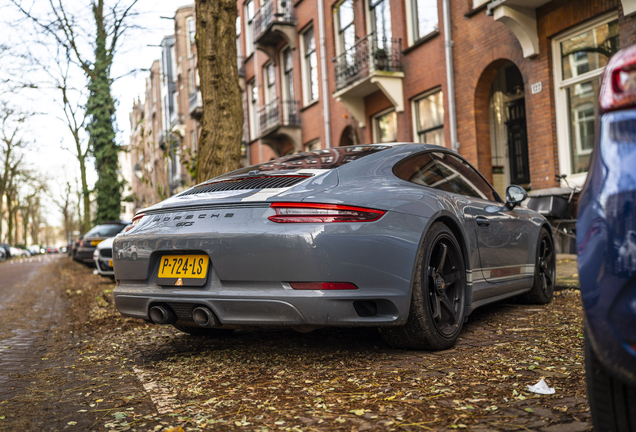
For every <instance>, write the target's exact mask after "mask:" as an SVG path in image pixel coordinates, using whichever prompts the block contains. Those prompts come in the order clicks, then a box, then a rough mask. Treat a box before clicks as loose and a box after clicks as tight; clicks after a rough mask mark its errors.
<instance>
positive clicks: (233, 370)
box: [0, 263, 591, 431]
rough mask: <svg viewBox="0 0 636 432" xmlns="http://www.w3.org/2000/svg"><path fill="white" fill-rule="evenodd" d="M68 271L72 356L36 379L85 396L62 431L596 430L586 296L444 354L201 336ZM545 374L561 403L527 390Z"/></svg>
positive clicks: (373, 340) (285, 336) (484, 312)
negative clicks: (124, 306)
mask: <svg viewBox="0 0 636 432" xmlns="http://www.w3.org/2000/svg"><path fill="white" fill-rule="evenodd" d="M59 271H60V280H61V281H62V282H63V283H64V284H66V286H73V287H74V288H75V289H74V290H69V291H67V292H66V293H65V296H66V297H67V299H68V300H69V304H70V310H71V311H72V312H71V314H70V316H71V317H73V320H72V322H73V324H72V325H73V328H72V330H69V331H73V332H74V333H73V334H71V335H72V337H71V338H70V340H69V341H67V342H66V343H67V348H68V349H66V350H65V349H63V348H58V349H57V350H55V349H52V352H51V354H50V355H48V356H49V357H52V358H55V357H57V363H56V364H57V366H56V368H52V369H51V370H49V371H48V374H47V376H45V377H43V376H42V374H39V375H36V376H33V377H32V378H33V379H34V382H35V383H36V385H34V387H33V390H32V395H31V398H32V399H33V398H35V397H39V398H41V399H39V400H41V402H40V403H42V404H44V403H45V402H46V400H47V399H46V392H47V384H46V378H49V381H51V379H50V378H51V377H54V376H55V377H57V378H56V380H54V381H55V383H57V384H55V386H54V387H55V388H53V387H52V384H48V386H49V387H50V388H48V391H49V394H50V395H51V396H50V397H56V395H57V393H59V392H60V391H62V390H61V389H62V387H63V384H61V380H63V378H65V377H64V374H63V372H69V371H70V372H72V375H73V379H74V380H76V382H78V385H77V386H76V387H78V388H77V389H73V387H69V388H70V389H71V391H66V390H65V391H66V394H67V395H68V397H67V401H66V404H68V405H69V410H68V411H69V413H72V414H73V415H70V414H69V417H68V418H64V419H63V420H64V423H58V424H60V425H62V426H59V428H60V429H62V428H63V427H67V428H70V430H74V429H77V430H86V429H88V428H90V430H138V431H147V430H150V431H155V430H156V431H159V430H163V431H166V430H171V429H172V430H174V431H177V430H179V429H178V428H179V427H180V428H182V429H183V430H184V431H188V430H245V431H252V430H256V431H258V430H303V431H305V430H343V431H345V430H346V431H358V430H359V431H366V430H413V431H414V430H454V429H466V430H471V431H486V430H497V431H508V430H543V431H584V430H589V429H591V423H590V417H589V412H588V405H587V400H586V397H585V382H584V370H583V344H582V342H583V340H582V313H581V306H580V297H579V295H578V292H577V291H573V290H566V291H561V292H559V293H557V294H556V296H555V299H554V301H553V302H552V303H551V304H550V305H547V306H528V305H522V304H516V303H514V302H508V303H505V304H501V303H498V304H495V305H491V306H487V307H484V308H482V309H478V310H477V311H475V312H474V313H473V314H472V315H471V317H470V318H469V320H468V322H467V323H466V324H465V326H464V330H463V332H462V334H461V336H460V340H459V342H458V344H457V345H456V346H455V347H454V348H453V349H451V350H447V351H443V352H437V353H433V352H424V351H399V350H392V349H390V348H389V347H388V346H386V345H385V344H384V343H383V342H382V340H381V339H380V337H379V336H378V334H377V331H376V330H375V329H324V330H318V331H314V332H311V333H307V334H301V333H297V332H294V331H287V330H280V331H279V330H259V331H256V330H255V331H240V332H234V333H229V334H227V335H221V336H218V337H214V338H207V339H201V338H195V337H192V336H189V335H185V334H183V333H180V332H178V331H177V330H175V329H173V328H171V327H165V326H163V327H162V326H155V325H148V324H146V323H144V322H142V321H138V320H132V319H127V318H121V317H120V316H119V315H118V313H117V312H116V311H115V310H114V307H113V305H112V294H111V292H110V290H112V285H110V284H104V283H99V280H97V279H96V276H93V275H92V274H90V271H88V270H86V269H84V268H82V267H80V266H78V265H75V264H73V263H66V264H64V265H62V266H61V268H60V270H59ZM102 281H103V280H102ZM78 291H81V292H78ZM69 344H71V345H69ZM54 362H55V360H54ZM66 375H67V376H68V375H69V374H66ZM76 377H77V378H76ZM541 377H545V380H546V381H547V383H548V384H549V385H550V386H551V387H554V388H555V390H556V393H555V394H554V395H550V396H539V395H535V394H532V393H529V392H528V391H527V389H526V386H527V385H532V384H535V383H537V382H538V381H539V380H540V379H541ZM64 384H66V385H67V386H68V383H64ZM38 390H39V391H40V393H38V392H37V391H38ZM56 391H57V393H56ZM41 392H44V395H42V393H41ZM26 399H27V398H25V397H23V398H22V399H21V400H22V401H24V400H26ZM14 402H16V401H14ZM2 407H3V405H0V415H2V414H3V411H2V409H3V408H2ZM71 417H72V418H71ZM67 420H68V421H67ZM71 422H74V423H75V424H71ZM64 425H65V426H64ZM2 427H3V423H2V421H1V420H0V428H2Z"/></svg>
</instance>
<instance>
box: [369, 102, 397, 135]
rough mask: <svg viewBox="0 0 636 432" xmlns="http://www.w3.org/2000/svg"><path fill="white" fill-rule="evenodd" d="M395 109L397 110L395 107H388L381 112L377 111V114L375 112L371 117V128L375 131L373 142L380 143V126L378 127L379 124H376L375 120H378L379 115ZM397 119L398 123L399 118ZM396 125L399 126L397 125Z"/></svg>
mask: <svg viewBox="0 0 636 432" xmlns="http://www.w3.org/2000/svg"><path fill="white" fill-rule="evenodd" d="M393 111H395V107H391V108H387V109H385V110H382V111H380V112H379V113H377V114H374V115H373V116H372V117H371V129H372V132H373V142H374V143H378V142H379V141H378V128H377V125H376V123H375V121H376V120H377V119H378V118H379V117H382V116H383V115H386V114H389V113H392V112H393ZM395 121H396V123H397V118H396V120H395ZM396 127H397V125H396Z"/></svg>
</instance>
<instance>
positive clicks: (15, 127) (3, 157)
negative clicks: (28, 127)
mask: <svg viewBox="0 0 636 432" xmlns="http://www.w3.org/2000/svg"><path fill="white" fill-rule="evenodd" d="M24 120H25V116H24V115H23V114H21V113H18V112H16V111H14V110H13V109H11V108H9V107H7V106H6V105H5V106H3V107H1V108H0V164H1V165H0V170H2V171H0V238H2V216H3V213H4V208H3V201H2V197H3V196H7V192H8V191H10V190H11V188H12V187H13V184H14V183H15V182H14V177H15V176H16V174H17V173H18V171H19V169H20V166H21V164H22V160H23V155H22V153H21V149H23V148H24V147H25V145H26V141H25V140H24V139H23V135H22V124H23V123H24ZM9 196H12V195H9ZM9 196H7V210H8V213H9V214H8V217H7V222H8V225H9V235H11V232H10V231H11V228H12V225H13V224H12V222H11V217H12V216H13V213H12V210H13V209H12V208H11V207H10V205H11V204H10V202H9Z"/></svg>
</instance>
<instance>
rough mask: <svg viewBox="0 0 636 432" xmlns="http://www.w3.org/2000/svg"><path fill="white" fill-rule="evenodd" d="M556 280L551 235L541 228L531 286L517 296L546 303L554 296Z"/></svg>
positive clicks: (526, 301)
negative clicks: (528, 289)
mask: <svg viewBox="0 0 636 432" xmlns="http://www.w3.org/2000/svg"><path fill="white" fill-rule="evenodd" d="M555 281H556V252H555V250H554V242H553V241H552V237H550V234H549V233H548V231H547V230H546V229H545V228H541V231H540V232H539V239H538V240H537V254H536V257H535V260H534V282H533V284H532V288H531V289H530V291H528V292H527V293H525V294H522V295H521V296H519V298H520V299H521V300H522V301H523V302H525V303H530V304H538V305H543V304H548V303H550V302H551V301H552V297H553V296H554V285H555Z"/></svg>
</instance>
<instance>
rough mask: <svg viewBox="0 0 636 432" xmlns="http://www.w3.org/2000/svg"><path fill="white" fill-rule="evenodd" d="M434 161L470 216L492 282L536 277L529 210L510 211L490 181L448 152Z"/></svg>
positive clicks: (486, 275)
mask: <svg viewBox="0 0 636 432" xmlns="http://www.w3.org/2000/svg"><path fill="white" fill-rule="evenodd" d="M433 159H434V160H435V162H436V163H437V165H438V167H439V168H440V171H441V172H442V173H443V174H444V176H445V177H446V180H447V181H448V183H449V184H450V185H451V186H452V188H453V191H454V192H455V193H456V194H459V195H462V201H465V209H466V211H467V212H468V213H470V217H469V218H467V219H470V220H471V226H472V228H473V229H474V231H475V234H476V237H477V243H478V249H479V258H480V262H481V270H482V274H483V276H484V279H486V280H487V281H488V282H493V283H499V282H506V281H514V280H523V279H528V278H530V277H532V275H533V274H534V265H533V262H534V260H529V253H530V247H531V244H532V243H531V240H530V233H531V228H532V227H531V222H530V220H529V213H528V211H527V210H523V209H521V208H515V209H514V210H510V209H508V207H506V206H505V204H504V203H503V202H502V200H501V198H499V196H498V195H497V194H496V192H495V191H494V190H493V189H492V187H491V186H490V185H489V184H488V182H487V181H486V180H484V178H483V177H482V176H481V175H480V174H479V173H478V172H477V171H476V170H475V169H474V168H473V167H472V166H470V164H468V163H467V162H466V161H464V160H463V159H461V158H460V157H458V156H456V155H453V154H450V153H447V152H434V153H433Z"/></svg>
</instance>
